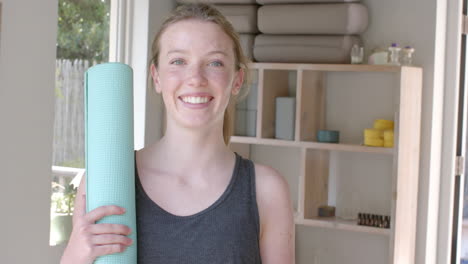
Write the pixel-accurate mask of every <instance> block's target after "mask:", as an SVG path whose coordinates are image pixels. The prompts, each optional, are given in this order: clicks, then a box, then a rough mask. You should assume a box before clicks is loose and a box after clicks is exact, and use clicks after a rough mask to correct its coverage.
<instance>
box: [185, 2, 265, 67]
mask: <svg viewBox="0 0 468 264" xmlns="http://www.w3.org/2000/svg"><path fill="white" fill-rule="evenodd" d="M177 2H179V3H197V2H202V3H207V4H213V5H214V6H215V7H216V8H217V9H218V10H219V11H220V12H221V13H222V14H223V15H224V16H225V17H226V19H227V20H228V21H229V22H231V24H232V26H233V27H234V29H235V30H236V32H237V33H239V40H240V44H241V46H242V49H243V51H244V53H245V55H246V56H247V57H248V58H249V59H250V60H253V46H254V40H255V36H256V35H257V34H258V27H257V10H258V7H259V6H258V5H257V3H256V1H255V0H177Z"/></svg>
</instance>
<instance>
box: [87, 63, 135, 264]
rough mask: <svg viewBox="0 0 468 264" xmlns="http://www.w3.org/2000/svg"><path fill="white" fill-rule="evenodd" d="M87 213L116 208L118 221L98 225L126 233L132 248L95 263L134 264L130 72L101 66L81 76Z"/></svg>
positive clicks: (110, 218)
mask: <svg viewBox="0 0 468 264" xmlns="http://www.w3.org/2000/svg"><path fill="white" fill-rule="evenodd" d="M85 123H86V125H85V130H86V131H85V137H86V154H85V156H86V209H87V211H88V212H89V211H91V210H93V209H95V208H97V207H100V206H103V205H117V206H121V207H124V208H125V209H126V212H125V214H123V215H112V216H106V217H104V218H103V219H101V220H100V221H98V223H112V224H123V225H127V226H129V227H130V228H131V230H132V233H131V234H130V235H129V237H130V238H131V239H132V240H133V244H132V245H131V246H129V247H127V249H126V250H125V251H124V252H122V253H116V254H112V255H106V256H102V257H98V258H97V259H96V261H95V262H94V263H97V264H136V263H137V245H136V210H135V165H134V164H135V163H134V162H135V161H134V155H135V154H134V143H133V71H132V69H131V68H130V67H129V66H127V65H125V64H120V63H106V64H100V65H96V66H94V67H91V68H90V69H88V71H87V72H86V74H85Z"/></svg>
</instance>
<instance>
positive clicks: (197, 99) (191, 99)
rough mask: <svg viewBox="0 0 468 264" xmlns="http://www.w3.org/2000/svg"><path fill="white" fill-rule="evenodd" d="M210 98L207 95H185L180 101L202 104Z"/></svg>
mask: <svg viewBox="0 0 468 264" xmlns="http://www.w3.org/2000/svg"><path fill="white" fill-rule="evenodd" d="M209 100H210V99H209V98H208V97H198V96H186V97H182V101H184V102H186V103H190V104H204V103H207V102H208V101H209Z"/></svg>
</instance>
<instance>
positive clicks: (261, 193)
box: [255, 164, 293, 231]
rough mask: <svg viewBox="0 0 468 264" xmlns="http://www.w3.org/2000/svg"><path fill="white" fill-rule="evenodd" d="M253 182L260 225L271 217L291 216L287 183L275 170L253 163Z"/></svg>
mask: <svg viewBox="0 0 468 264" xmlns="http://www.w3.org/2000/svg"><path fill="white" fill-rule="evenodd" d="M255 182H256V187H255V189H256V193H257V204H258V210H259V214H260V223H261V226H264V225H265V224H266V223H267V222H270V221H271V219H273V217H275V218H276V217H279V216H280V217H289V216H290V215H291V216H292V214H293V213H292V203H291V198H290V197H291V196H290V194H289V185H288V182H287V181H286V179H285V178H284V177H283V176H282V175H281V174H280V173H279V172H278V171H277V170H275V169H273V168H272V167H269V166H265V165H261V164H255ZM261 231H262V230H261Z"/></svg>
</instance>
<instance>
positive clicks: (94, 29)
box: [50, 0, 111, 245]
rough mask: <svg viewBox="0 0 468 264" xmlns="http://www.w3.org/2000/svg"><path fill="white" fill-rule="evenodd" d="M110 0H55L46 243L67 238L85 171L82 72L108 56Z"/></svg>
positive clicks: (63, 240)
mask: <svg viewBox="0 0 468 264" xmlns="http://www.w3.org/2000/svg"><path fill="white" fill-rule="evenodd" d="M110 12H111V0H101V1H96V0H81V1H76V0H59V16H58V36H57V60H56V84H55V122H54V146H53V167H52V196H51V229H50V230H51V234H50V244H51V245H58V244H61V243H63V242H66V241H67V240H68V238H69V235H70V232H71V227H72V225H71V224H72V223H71V217H72V214H73V209H74V206H73V203H74V199H75V195H76V188H77V186H78V184H79V182H80V179H81V177H82V176H83V175H84V172H85V171H84V167H85V162H84V98H83V95H84V91H83V87H84V82H83V81H84V73H85V72H86V70H87V69H88V68H89V67H91V66H92V65H94V64H97V63H103V62H108V61H109V31H110V26H109V25H110V16H111V15H110Z"/></svg>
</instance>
